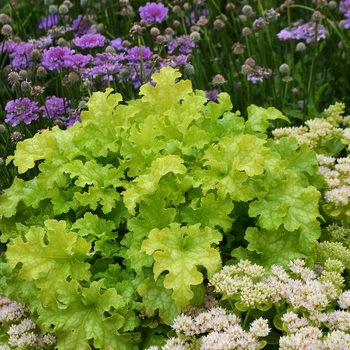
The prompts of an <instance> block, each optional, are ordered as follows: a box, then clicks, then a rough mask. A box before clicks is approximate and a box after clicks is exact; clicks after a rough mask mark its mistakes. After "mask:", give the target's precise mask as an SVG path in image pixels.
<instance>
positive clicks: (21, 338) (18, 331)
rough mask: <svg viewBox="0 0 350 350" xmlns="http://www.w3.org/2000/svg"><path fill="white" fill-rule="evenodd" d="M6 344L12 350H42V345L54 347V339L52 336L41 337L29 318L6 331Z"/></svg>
mask: <svg viewBox="0 0 350 350" xmlns="http://www.w3.org/2000/svg"><path fill="white" fill-rule="evenodd" d="M7 334H8V335H9V340H8V344H9V345H10V346H13V347H14V348H20V349H27V348H34V349H42V348H43V347H44V345H54V344H55V343H56V337H55V336H54V335H52V334H45V335H43V336H41V335H40V333H39V332H38V330H37V325H36V324H35V322H33V321H32V320H31V319H30V318H25V319H23V320H22V321H21V322H20V323H19V324H12V325H11V326H10V328H9V330H8V331H7Z"/></svg>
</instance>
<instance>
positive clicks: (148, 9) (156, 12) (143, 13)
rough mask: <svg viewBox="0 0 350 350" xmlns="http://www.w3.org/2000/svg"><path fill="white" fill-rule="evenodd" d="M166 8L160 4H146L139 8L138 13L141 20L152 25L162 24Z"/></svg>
mask: <svg viewBox="0 0 350 350" xmlns="http://www.w3.org/2000/svg"><path fill="white" fill-rule="evenodd" d="M168 10H169V9H168V8H167V7H165V6H164V5H163V4H162V3H159V4H157V3H156V2H147V4H146V6H140V7H139V12H140V17H141V19H145V20H146V21H147V22H149V23H152V22H154V21H156V22H158V23H162V21H163V19H164V18H165V17H166V16H167V15H168Z"/></svg>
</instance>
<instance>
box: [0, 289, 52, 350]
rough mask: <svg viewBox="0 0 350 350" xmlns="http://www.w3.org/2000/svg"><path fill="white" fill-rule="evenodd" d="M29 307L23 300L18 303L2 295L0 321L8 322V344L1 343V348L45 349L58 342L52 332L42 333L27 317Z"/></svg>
mask: <svg viewBox="0 0 350 350" xmlns="http://www.w3.org/2000/svg"><path fill="white" fill-rule="evenodd" d="M28 313H29V310H28V308H27V307H26V305H25V304H24V303H23V302H19V303H17V302H16V301H14V300H11V299H9V298H8V297H6V296H4V295H1V296H0V322H1V323H8V324H9V328H8V330H7V332H6V333H7V337H8V344H1V342H0V350H10V349H12V348H15V349H29V348H30V349H43V348H44V347H45V348H47V346H53V345H55V344H56V341H57V339H56V337H55V336H54V335H52V334H44V335H41V334H40V331H39V330H38V328H37V325H36V324H35V322H33V321H32V320H31V319H30V318H28V317H26V315H27V314H28Z"/></svg>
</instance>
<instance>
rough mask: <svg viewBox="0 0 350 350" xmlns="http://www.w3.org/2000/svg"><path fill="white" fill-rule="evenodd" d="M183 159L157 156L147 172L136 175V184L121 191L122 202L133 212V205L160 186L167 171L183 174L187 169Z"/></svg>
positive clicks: (173, 156)
mask: <svg viewBox="0 0 350 350" xmlns="http://www.w3.org/2000/svg"><path fill="white" fill-rule="evenodd" d="M183 163H184V160H183V159H182V158H181V157H179V156H177V155H167V156H164V157H159V158H157V159H155V160H154V161H153V162H152V166H151V168H150V170H149V172H148V173H146V174H142V175H140V176H139V177H137V178H136V179H135V180H134V182H135V183H136V186H131V185H129V186H126V187H128V188H127V189H126V190H125V191H124V192H123V199H124V204H125V206H126V207H127V208H128V210H129V212H130V213H131V214H135V209H134V208H135V206H136V204H138V203H139V202H140V201H141V200H142V199H143V198H144V196H145V195H149V194H152V193H154V192H156V191H157V190H158V189H159V188H160V184H159V181H160V179H161V178H162V177H163V176H165V175H166V174H168V173H173V174H185V173H186V171H187V169H186V167H185V166H184V165H183Z"/></svg>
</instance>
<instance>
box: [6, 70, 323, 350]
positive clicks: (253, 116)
mask: <svg viewBox="0 0 350 350" xmlns="http://www.w3.org/2000/svg"><path fill="white" fill-rule="evenodd" d="M180 76H181V74H180V73H179V72H178V71H176V70H174V69H173V68H170V67H166V68H163V69H162V70H161V71H160V72H159V73H155V74H154V75H153V77H152V79H153V83H152V84H145V85H143V86H141V88H140V95H141V96H142V97H141V98H140V99H136V100H132V101H129V102H127V103H122V96H121V95H120V94H118V93H112V90H111V89H106V91H105V92H96V93H94V94H93V95H92V97H91V98H90V100H89V102H88V110H87V111H85V112H83V113H82V115H81V119H82V122H81V123H76V124H75V125H74V126H72V127H71V128H69V129H68V130H65V131H63V130H60V129H59V128H58V127H54V128H53V129H52V130H45V131H43V132H42V133H38V134H36V135H35V136H34V137H33V138H32V139H28V140H25V141H23V142H20V143H18V145H17V150H16V151H15V154H14V156H13V157H12V158H11V160H10V161H13V162H14V164H15V166H17V167H18V172H19V174H22V175H21V176H20V177H18V178H15V180H14V182H13V184H12V186H11V187H10V188H8V189H7V190H5V192H4V194H3V195H2V196H1V197H0V219H1V221H0V230H1V232H2V234H1V237H0V238H1V241H2V243H6V244H7V250H6V252H3V253H2V255H1V256H2V260H1V268H2V271H3V273H4V275H3V277H2V279H1V280H0V291H1V292H2V293H3V294H6V295H7V296H8V297H10V298H14V299H17V300H18V299H19V298H20V297H21V298H22V299H23V301H24V302H25V303H26V304H27V305H28V307H29V308H30V310H31V312H32V314H33V315H34V316H36V321H37V323H38V324H39V326H40V327H41V328H42V329H43V331H45V332H50V333H53V334H55V335H56V336H57V338H58V343H57V348H58V349H64V350H67V349H75V350H79V349H90V348H97V349H133V348H134V346H137V347H140V348H146V347H148V346H151V345H161V344H162V343H163V338H161V336H160V335H159V334H160V333H161V331H160V328H159V327H164V324H167V325H170V324H172V322H173V320H174V318H175V317H176V316H177V315H178V314H179V313H180V311H181V307H183V306H186V305H188V304H189V303H195V304H200V303H201V301H202V299H203V296H204V294H205V287H204V283H203V282H205V281H207V280H208V278H211V276H212V275H213V274H214V273H215V272H217V271H218V270H219V269H220V267H221V264H222V263H223V262H224V263H225V262H226V261H227V259H232V258H235V259H249V260H250V261H252V262H253V263H258V264H260V265H263V266H264V267H266V268H269V267H270V266H272V265H273V264H279V265H283V266H287V264H288V262H289V261H290V260H293V259H296V258H307V261H309V262H312V258H313V255H314V248H315V244H316V241H317V238H318V237H319V236H320V227H319V222H318V221H317V219H318V216H319V212H318V201H319V198H320V194H319V192H318V190H317V189H316V187H315V186H314V185H316V184H317V179H318V177H317V176H318V175H316V172H317V159H316V156H315V154H314V152H313V151H310V150H309V149H308V148H307V146H305V147H304V146H301V147H299V146H298V145H297V141H296V140H295V139H294V138H287V137H286V138H282V139H280V140H279V141H278V143H277V142H275V141H274V140H272V139H269V138H268V137H267V133H266V130H267V129H268V128H269V126H270V122H269V120H272V121H273V120H275V119H286V118H285V117H284V116H283V115H282V114H281V113H280V112H279V111H278V110H276V109H275V108H269V109H264V108H259V107H257V106H254V105H252V106H250V107H249V108H248V119H247V120H246V121H245V120H244V119H243V118H242V117H240V113H239V112H236V113H233V112H231V109H232V103H231V101H230V98H229V95H228V94H226V93H221V94H219V97H218V102H217V103H215V102H211V101H208V100H207V98H206V97H205V93H204V91H193V89H192V85H191V82H190V81H188V80H179V78H180ZM34 167H38V169H39V174H38V175H37V176H35V177H33V178H31V179H30V176H29V175H28V172H30V170H31V169H32V168H34ZM21 177H23V178H21ZM24 178H26V179H27V180H25V179H24ZM140 315H142V317H140ZM34 316H33V317H34ZM157 322H158V323H157ZM157 324H158V327H156V325H157ZM162 324H163V325H162ZM149 327H150V328H149ZM156 331H157V332H158V335H157V334H156Z"/></svg>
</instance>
